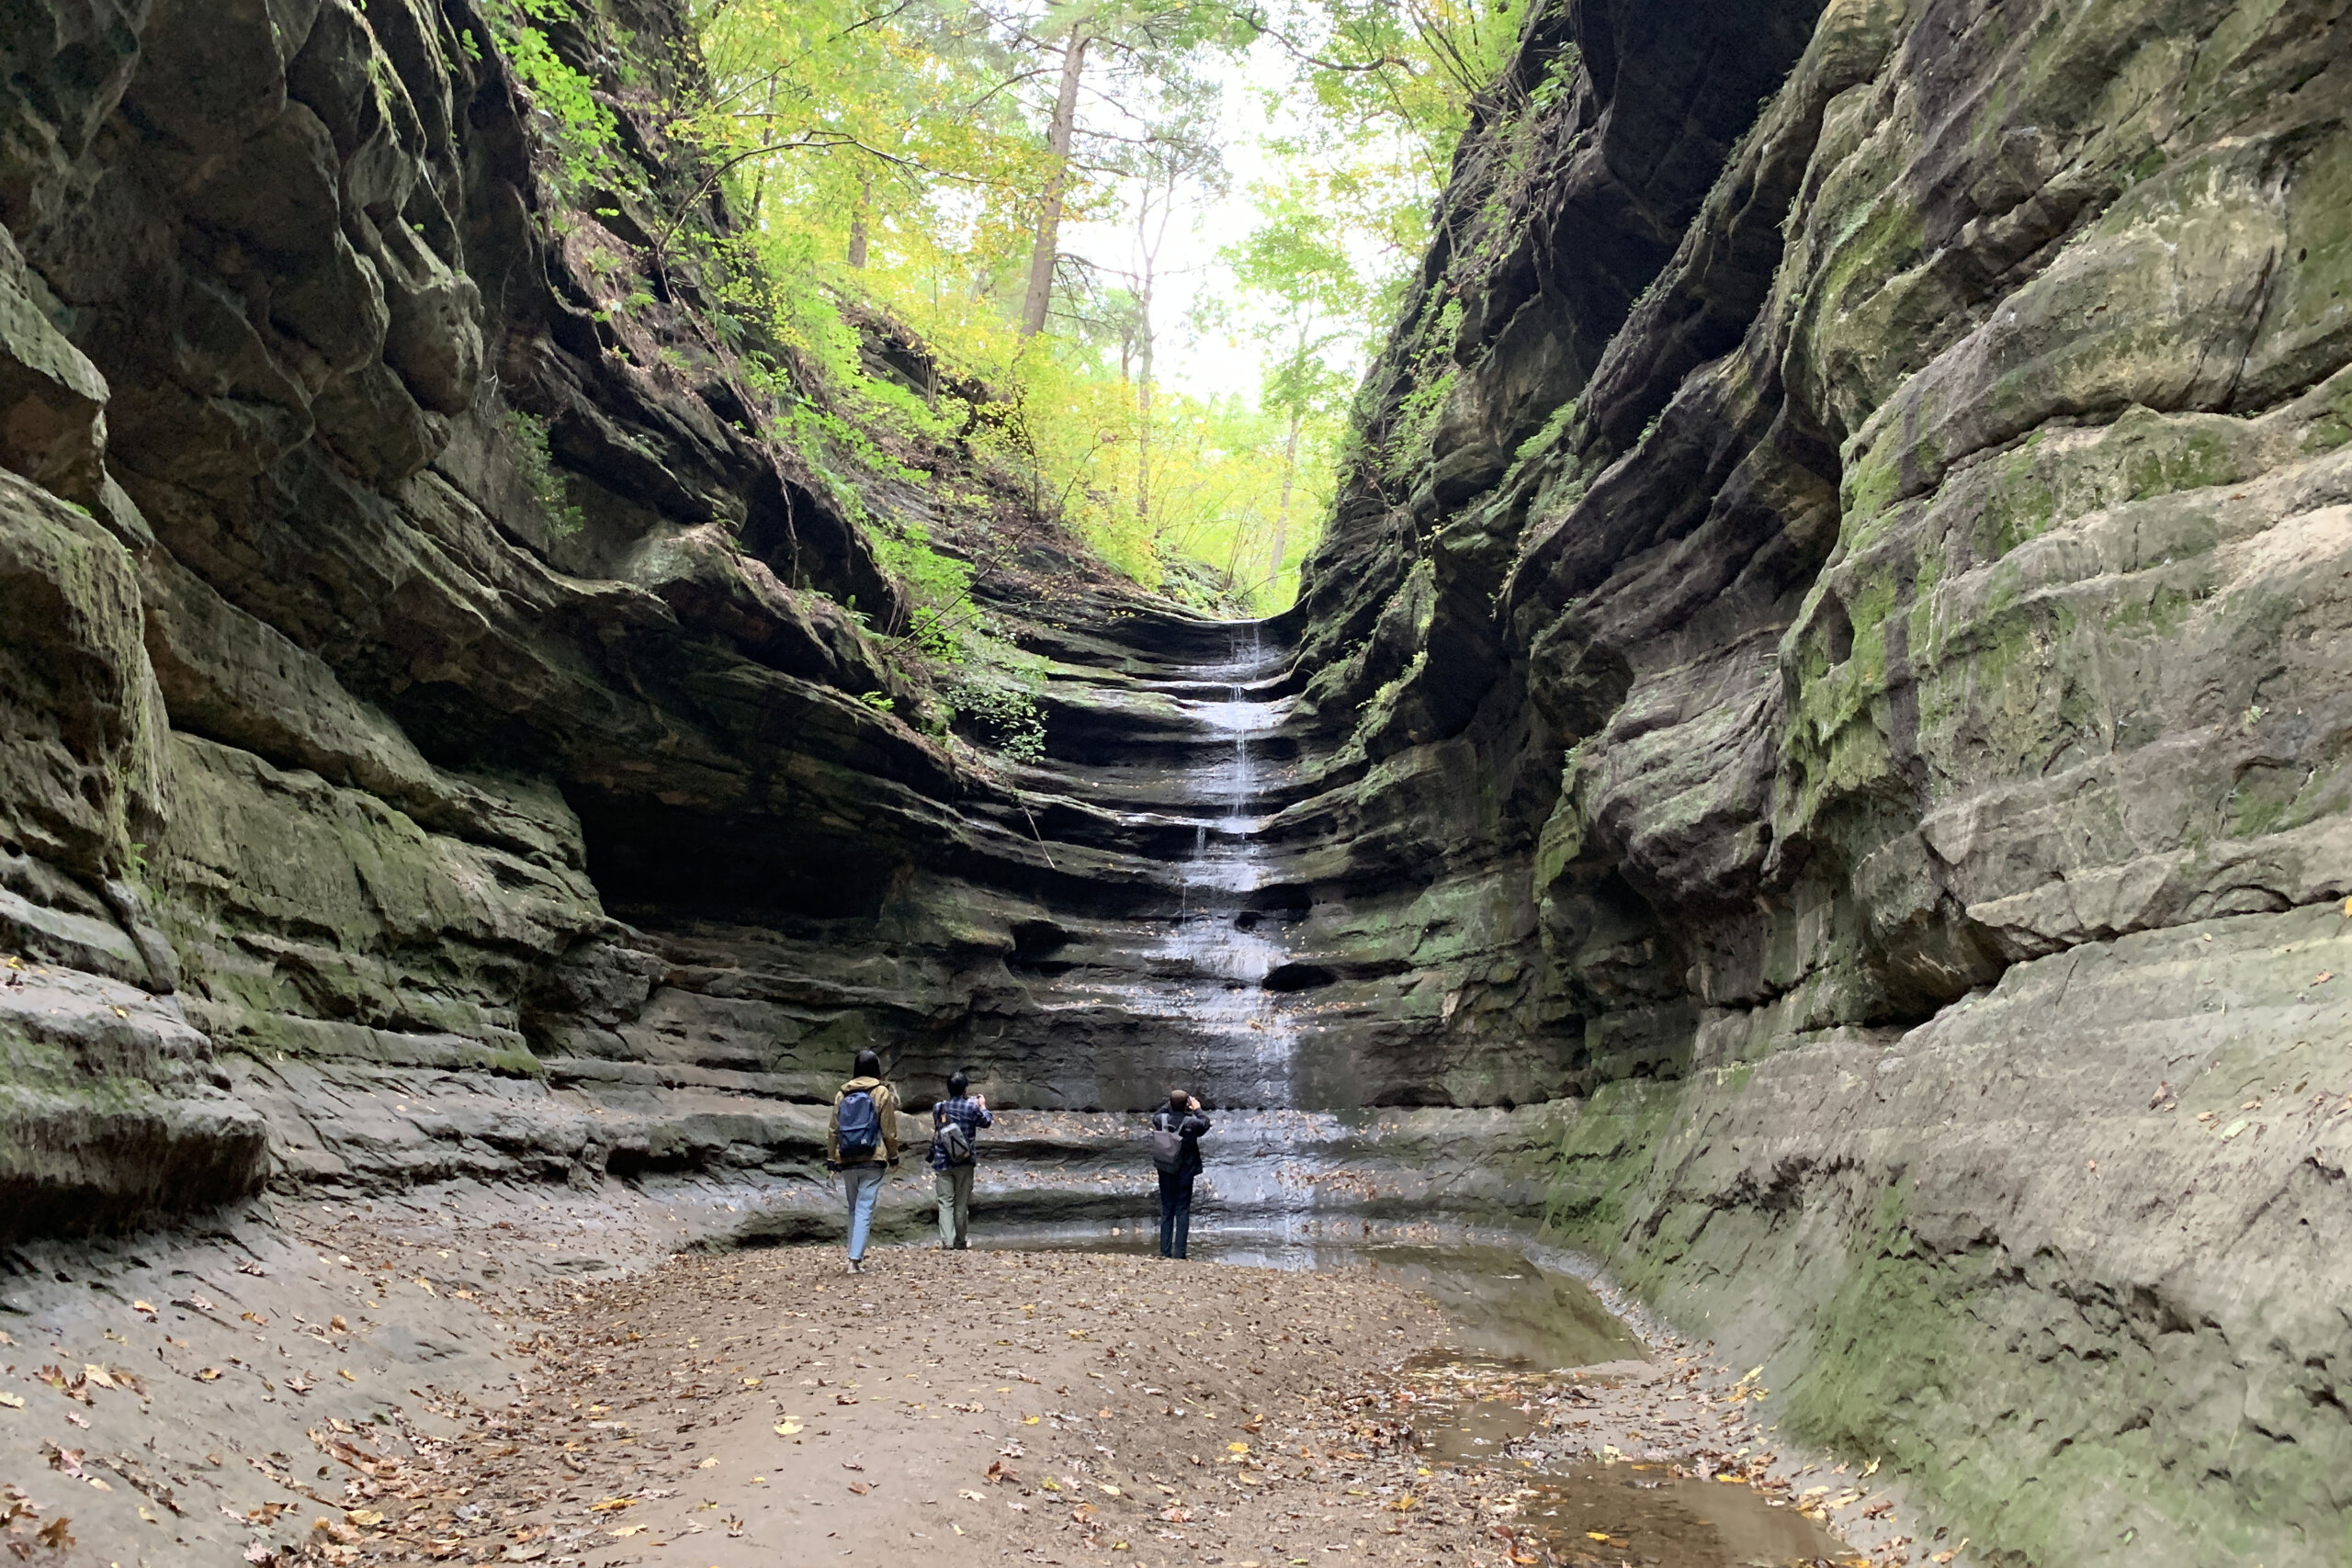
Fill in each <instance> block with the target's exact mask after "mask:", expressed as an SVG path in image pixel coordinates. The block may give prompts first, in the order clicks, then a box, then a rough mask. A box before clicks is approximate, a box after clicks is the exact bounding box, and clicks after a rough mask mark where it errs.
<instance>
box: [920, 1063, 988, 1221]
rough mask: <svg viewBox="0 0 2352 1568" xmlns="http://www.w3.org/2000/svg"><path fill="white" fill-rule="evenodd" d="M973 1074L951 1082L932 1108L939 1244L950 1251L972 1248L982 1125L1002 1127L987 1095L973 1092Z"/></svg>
mask: <svg viewBox="0 0 2352 1568" xmlns="http://www.w3.org/2000/svg"><path fill="white" fill-rule="evenodd" d="M971 1087H972V1079H971V1075H970V1074H968V1073H965V1072H961V1071H958V1072H957V1073H956V1075H955V1076H954V1077H950V1078H949V1079H948V1080H947V1098H946V1099H945V1100H940V1101H938V1102H937V1103H935V1104H933V1106H932V1108H931V1126H932V1134H931V1168H932V1173H933V1174H932V1189H933V1191H934V1192H935V1193H937V1194H938V1197H939V1245H940V1247H942V1248H943V1249H944V1250H946V1251H950V1252H953V1251H956V1250H958V1249H960V1248H962V1247H968V1246H969V1245H970V1242H969V1240H968V1238H967V1233H968V1232H969V1231H970V1230H971V1228H972V1168H973V1161H974V1160H975V1159H976V1158H977V1157H978V1156H977V1154H976V1152H975V1150H976V1146H977V1145H978V1142H979V1134H980V1129H981V1128H983V1127H993V1126H995V1125H996V1118H995V1117H993V1116H990V1115H989V1100H988V1096H986V1095H984V1094H967V1093H966V1092H965V1090H967V1089H970V1088H971Z"/></svg>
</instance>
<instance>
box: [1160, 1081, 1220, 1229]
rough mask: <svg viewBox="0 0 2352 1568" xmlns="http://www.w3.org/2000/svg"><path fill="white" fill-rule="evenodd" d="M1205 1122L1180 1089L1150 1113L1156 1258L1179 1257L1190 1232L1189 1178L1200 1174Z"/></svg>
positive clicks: (1196, 1103) (1198, 1107)
mask: <svg viewBox="0 0 2352 1568" xmlns="http://www.w3.org/2000/svg"><path fill="white" fill-rule="evenodd" d="M1208 1130H1209V1119H1208V1118H1207V1117H1205V1116H1204V1115H1202V1114H1201V1102H1200V1101H1199V1100H1195V1099H1193V1097H1192V1096H1191V1095H1189V1094H1187V1093H1185V1092H1184V1091H1183V1090H1182V1089H1170V1090H1169V1091H1168V1103H1167V1104H1165V1105H1163V1106H1161V1107H1160V1108H1159V1110H1157V1111H1153V1112H1152V1113H1151V1163H1152V1164H1153V1165H1155V1166H1157V1167H1158V1168H1159V1256H1160V1257H1162V1258H1182V1257H1183V1256H1184V1247H1185V1243H1186V1241H1187V1240H1188V1239H1189V1238H1190V1236H1191V1235H1192V1232H1193V1178H1194V1177H1196V1176H1198V1175H1200V1174H1201V1134H1204V1133H1205V1132H1207V1131H1208Z"/></svg>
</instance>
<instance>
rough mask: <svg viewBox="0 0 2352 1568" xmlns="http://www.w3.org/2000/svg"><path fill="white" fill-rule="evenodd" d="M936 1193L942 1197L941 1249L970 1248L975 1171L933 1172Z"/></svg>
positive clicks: (953, 1168) (952, 1168) (959, 1167)
mask: <svg viewBox="0 0 2352 1568" xmlns="http://www.w3.org/2000/svg"><path fill="white" fill-rule="evenodd" d="M931 1185H932V1190H933V1191H934V1192H936V1193H937V1194H938V1195H939V1245H940V1246H942V1247H967V1246H969V1245H970V1240H969V1236H970V1233H971V1229H972V1168H971V1167H970V1166H968V1165H951V1166H949V1167H948V1168H946V1169H944V1170H935V1171H933V1172H932V1184H931Z"/></svg>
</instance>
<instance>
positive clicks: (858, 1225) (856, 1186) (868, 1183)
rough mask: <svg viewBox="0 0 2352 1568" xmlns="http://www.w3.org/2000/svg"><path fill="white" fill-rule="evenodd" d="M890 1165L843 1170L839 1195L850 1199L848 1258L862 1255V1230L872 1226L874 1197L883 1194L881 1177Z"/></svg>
mask: <svg viewBox="0 0 2352 1568" xmlns="http://www.w3.org/2000/svg"><path fill="white" fill-rule="evenodd" d="M889 1170H890V1168H889V1167H888V1166H884V1165H853V1166H847V1167H844V1168H842V1196H843V1197H844V1198H847V1199H848V1200H849V1260H850V1261H851V1262H852V1263H855V1262H857V1261H859V1260H860V1259H862V1258H865V1233H866V1232H867V1231H869V1230H872V1229H873V1228H874V1200H875V1199H876V1198H879V1197H880V1196H881V1195H882V1179H883V1178H884V1177H885V1176H888V1174H889Z"/></svg>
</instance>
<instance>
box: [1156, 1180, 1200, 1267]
mask: <svg viewBox="0 0 2352 1568" xmlns="http://www.w3.org/2000/svg"><path fill="white" fill-rule="evenodd" d="M1199 1174H1200V1173H1199V1172H1198V1171H1193V1170H1188V1171H1186V1172H1185V1173H1184V1174H1183V1175H1182V1176H1170V1175H1169V1174H1168V1173H1167V1172H1166V1171H1164V1170H1163V1171H1161V1172H1160V1173H1159V1256H1160V1257H1162V1258H1182V1257H1183V1256H1184V1243H1185V1240H1186V1238H1188V1237H1189V1236H1190V1235H1192V1233H1193V1177H1195V1176H1197V1175H1199Z"/></svg>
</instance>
